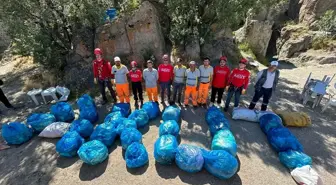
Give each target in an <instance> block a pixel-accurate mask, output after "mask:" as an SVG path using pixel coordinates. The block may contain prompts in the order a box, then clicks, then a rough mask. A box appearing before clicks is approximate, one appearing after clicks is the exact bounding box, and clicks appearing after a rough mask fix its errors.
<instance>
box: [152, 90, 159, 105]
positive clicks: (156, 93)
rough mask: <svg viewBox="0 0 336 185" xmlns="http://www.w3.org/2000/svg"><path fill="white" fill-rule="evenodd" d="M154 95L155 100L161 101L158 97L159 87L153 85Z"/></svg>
mask: <svg viewBox="0 0 336 185" xmlns="http://www.w3.org/2000/svg"><path fill="white" fill-rule="evenodd" d="M152 91H153V96H154V101H155V102H157V101H159V98H158V88H157V87H153V90H152Z"/></svg>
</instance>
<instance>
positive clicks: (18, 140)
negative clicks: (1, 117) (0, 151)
mask: <svg viewBox="0 0 336 185" xmlns="http://www.w3.org/2000/svg"><path fill="white" fill-rule="evenodd" d="M1 135H2V137H3V138H4V139H5V141H6V142H7V144H9V145H20V144H22V143H25V142H27V141H28V140H29V139H30V138H32V136H33V130H32V129H31V128H29V127H28V126H27V125H25V124H23V123H20V122H12V123H8V124H3V125H2V129H1Z"/></svg>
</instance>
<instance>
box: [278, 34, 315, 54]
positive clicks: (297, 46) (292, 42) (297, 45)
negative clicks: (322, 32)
mask: <svg viewBox="0 0 336 185" xmlns="http://www.w3.org/2000/svg"><path fill="white" fill-rule="evenodd" d="M311 41H312V36H311V35H309V34H303V35H301V36H299V37H297V38H290V39H289V40H287V41H286V42H285V43H284V44H283V45H282V47H281V49H280V51H279V59H280V60H285V59H287V58H290V57H292V56H293V55H294V54H295V53H297V52H302V51H306V50H307V49H308V48H309V47H310V46H311Z"/></svg>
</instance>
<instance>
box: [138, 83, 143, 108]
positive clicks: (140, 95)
mask: <svg viewBox="0 0 336 185" xmlns="http://www.w3.org/2000/svg"><path fill="white" fill-rule="evenodd" d="M138 93H139V99H140V104H141V106H142V105H143V95H142V93H143V90H142V83H141V82H139V88H138Z"/></svg>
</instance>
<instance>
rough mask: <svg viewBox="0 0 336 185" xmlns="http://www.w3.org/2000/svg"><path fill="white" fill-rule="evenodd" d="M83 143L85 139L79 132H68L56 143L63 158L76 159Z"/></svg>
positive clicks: (57, 149)
mask: <svg viewBox="0 0 336 185" xmlns="http://www.w3.org/2000/svg"><path fill="white" fill-rule="evenodd" d="M83 143H84V139H83V138H82V137H81V136H80V135H79V134H78V133H77V132H75V131H72V132H67V133H65V134H64V135H63V137H62V138H61V139H60V140H59V141H58V142H57V143H56V151H57V152H58V153H59V154H60V155H61V156H63V157H74V156H76V155H77V151H78V149H79V148H80V147H81V146H82V144H83Z"/></svg>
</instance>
